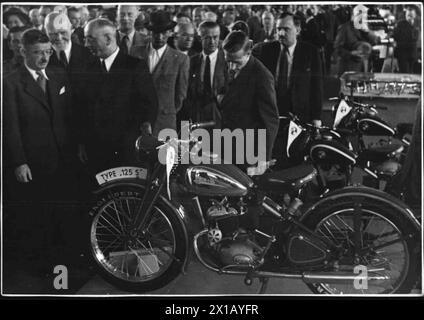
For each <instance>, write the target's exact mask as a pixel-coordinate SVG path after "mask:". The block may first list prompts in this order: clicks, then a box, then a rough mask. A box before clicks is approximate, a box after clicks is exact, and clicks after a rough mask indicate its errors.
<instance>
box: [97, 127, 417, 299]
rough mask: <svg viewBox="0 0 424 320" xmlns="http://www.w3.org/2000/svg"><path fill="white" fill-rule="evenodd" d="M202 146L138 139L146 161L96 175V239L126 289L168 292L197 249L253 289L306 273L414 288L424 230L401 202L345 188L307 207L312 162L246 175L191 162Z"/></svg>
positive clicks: (384, 287)
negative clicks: (187, 158) (190, 157)
mask: <svg viewBox="0 0 424 320" xmlns="http://www.w3.org/2000/svg"><path fill="white" fill-rule="evenodd" d="M211 125H212V124H210V123H197V124H196V123H194V124H190V131H191V132H193V130H195V129H198V128H206V127H209V126H211ZM198 142H199V141H198V139H197V138H196V136H195V135H190V137H189V138H188V139H185V140H183V139H175V138H172V139H167V140H165V141H158V140H157V139H156V138H154V137H152V136H140V137H139V138H138V139H137V142H136V150H137V152H138V154H139V155H140V164H142V165H140V167H119V168H111V169H109V170H106V171H104V172H101V173H99V174H97V175H96V179H97V181H98V183H99V185H100V187H99V189H98V190H97V191H96V193H95V194H96V199H97V201H96V203H95V205H94V206H93V207H92V209H91V211H90V216H91V227H90V242H89V243H90V248H91V250H90V251H91V256H92V259H93V260H94V264H95V265H96V267H97V270H98V271H99V272H100V274H101V275H102V276H104V277H105V279H106V280H107V281H109V282H110V283H112V284H114V285H116V286H117V287H119V288H121V289H124V290H127V291H131V292H146V291H151V290H154V289H158V288H161V287H163V286H165V285H166V284H168V283H169V282H170V281H172V280H173V279H175V278H176V277H177V276H178V275H179V274H181V273H184V272H186V269H187V264H188V260H189V258H190V256H191V254H190V252H191V250H190V249H191V248H192V249H193V251H194V254H195V256H196V257H197V259H198V261H199V262H200V263H201V264H202V265H203V266H204V267H206V268H207V269H209V270H211V271H213V272H217V273H218V274H229V275H239V276H243V277H244V282H245V284H246V285H251V284H252V282H253V280H254V279H259V280H260V281H261V284H262V285H261V289H260V291H259V293H264V292H265V291H266V287H267V284H268V281H269V279H270V278H288V279H300V280H303V281H304V282H305V283H306V284H307V285H308V287H309V288H310V289H311V291H312V292H314V293H328V294H340V293H352V294H364V293H367V294H371V293H408V292H409V291H410V290H411V288H412V286H413V285H414V283H415V281H416V279H417V275H418V273H419V272H420V271H419V270H418V269H417V268H418V264H419V261H420V258H419V254H420V253H419V250H418V246H417V243H419V241H420V228H421V227H420V224H419V222H418V221H417V220H416V219H415V217H414V216H413V214H412V213H411V211H410V210H409V209H408V208H407V207H406V206H405V205H404V204H403V203H401V202H400V201H399V200H398V199H395V198H393V197H391V196H390V195H388V194H385V193H383V192H381V191H378V190H374V189H370V188H367V187H353V186H349V187H345V188H343V189H340V190H336V191H334V192H331V193H328V194H325V195H323V196H322V197H321V198H320V199H319V200H318V201H315V202H314V203H312V204H310V205H307V204H304V203H303V200H302V199H305V197H306V196H307V195H306V194H305V190H307V188H306V187H307V186H308V185H309V184H310V183H311V181H312V180H313V179H314V177H315V176H316V174H317V172H316V170H315V168H314V167H313V166H311V165H309V164H302V165H300V166H297V167H294V168H290V169H286V170H281V171H276V172H273V171H272V170H271V169H268V171H267V172H265V173H264V174H261V175H252V176H249V175H247V174H246V173H245V172H243V171H242V170H241V169H239V168H238V167H237V166H235V165H232V164H225V163H224V164H222V163H219V162H218V163H217V162H216V160H217V159H218V158H217V157H216V155H213V154H208V153H206V152H202V154H201V157H202V159H205V160H206V159H207V160H209V161H210V162H207V161H204V162H202V163H204V164H192V163H190V164H184V163H183V161H182V160H181V159H183V158H184V156H186V155H187V153H190V154H191V152H193V151H192V150H193V146H196V145H197V143H198ZM164 151H166V152H165V155H166V157H165V158H166V164H163V163H162V161H159V156H158V153H159V152H164ZM211 160H213V161H211ZM255 217H256V218H257V219H255ZM252 221H253V222H252ZM358 270H359V271H360V272H359V271H358ZM358 279H360V280H362V282H363V283H365V284H366V286H364V285H363V283H362V285H361V284H359V285H358Z"/></svg>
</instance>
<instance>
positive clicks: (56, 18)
mask: <svg viewBox="0 0 424 320" xmlns="http://www.w3.org/2000/svg"><path fill="white" fill-rule="evenodd" d="M71 28H72V24H71V22H70V20H69V18H68V17H67V16H66V15H65V14H60V13H58V12H52V13H50V14H48V15H47V17H46V19H45V30H46V33H47V36H48V37H49V38H50V41H51V43H52V45H53V49H54V52H53V54H52V56H51V57H50V62H49V66H54V67H58V68H63V69H64V70H65V71H66V73H67V74H68V76H69V80H70V83H71V89H72V91H73V92H72V93H73V94H77V93H78V87H79V86H80V85H81V80H82V79H81V77H82V75H83V74H84V73H85V72H86V69H87V66H88V65H89V64H90V62H92V61H93V59H94V58H93V56H92V54H91V53H90V51H89V50H88V49H87V48H85V47H83V46H81V45H79V44H76V43H73V42H72V40H71V37H72V36H71V33H72V31H71Z"/></svg>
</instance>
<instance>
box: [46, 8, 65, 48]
mask: <svg viewBox="0 0 424 320" xmlns="http://www.w3.org/2000/svg"><path fill="white" fill-rule="evenodd" d="M44 28H45V30H46V33H47V35H48V37H49V39H50V41H51V43H52V45H53V48H54V49H55V50H56V51H62V50H66V49H67V48H68V47H69V46H70V45H71V28H72V25H71V22H70V21H69V18H68V16H67V15H66V14H62V13H59V12H55V11H54V12H52V13H49V14H48V15H47V16H46V19H45V20H44Z"/></svg>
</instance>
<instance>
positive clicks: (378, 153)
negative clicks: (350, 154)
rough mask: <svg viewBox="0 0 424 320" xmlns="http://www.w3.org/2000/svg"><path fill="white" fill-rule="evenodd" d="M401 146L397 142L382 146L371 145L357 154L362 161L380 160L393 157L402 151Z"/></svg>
mask: <svg viewBox="0 0 424 320" xmlns="http://www.w3.org/2000/svg"><path fill="white" fill-rule="evenodd" d="M402 150H403V146H402V145H400V144H397V143H391V144H388V145H385V146H382V147H372V148H368V149H365V150H364V151H362V152H361V154H360V155H359V157H360V159H361V160H363V161H371V162H381V161H385V160H387V159H390V158H392V157H394V156H395V155H397V154H399V153H400V152H402Z"/></svg>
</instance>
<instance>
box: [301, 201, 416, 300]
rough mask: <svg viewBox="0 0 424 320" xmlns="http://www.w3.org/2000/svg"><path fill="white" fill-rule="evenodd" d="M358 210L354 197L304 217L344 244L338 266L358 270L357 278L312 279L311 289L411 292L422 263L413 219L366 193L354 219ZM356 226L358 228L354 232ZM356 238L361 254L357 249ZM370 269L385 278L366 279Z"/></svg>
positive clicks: (311, 225) (319, 231) (314, 227)
mask: <svg viewBox="0 0 424 320" xmlns="http://www.w3.org/2000/svg"><path fill="white" fill-rule="evenodd" d="M356 214H358V212H357V211H355V202H354V200H352V199H339V200H338V201H337V202H332V204H331V205H329V206H326V207H321V208H319V209H318V210H317V211H315V212H314V213H313V214H310V215H309V216H308V217H307V218H306V219H305V221H303V223H304V224H305V226H307V227H308V228H310V229H311V230H314V231H315V232H316V233H317V234H319V235H320V236H322V237H325V238H327V239H328V240H329V241H331V242H333V243H334V244H335V245H337V246H341V247H342V248H343V250H342V251H341V252H343V253H342V254H341V256H339V257H338V258H336V263H337V266H338V268H340V269H339V270H340V271H342V270H343V269H344V270H343V271H346V270H348V271H349V272H351V273H354V274H358V281H347V282H346V283H313V284H308V286H309V288H310V289H311V290H312V291H313V292H314V293H317V294H354V295H357V294H358V295H362V294H393V293H398V294H399V293H400V294H402V293H403V294H407V293H410V292H411V290H412V289H413V287H414V285H415V284H416V283H417V279H419V271H418V268H419V267H418V266H419V264H420V259H419V256H420V253H419V248H420V246H419V243H418V241H419V236H418V237H416V236H415V235H417V232H416V230H414V228H413V226H412V224H411V223H410V222H409V221H408V219H406V218H405V216H404V215H402V214H401V213H400V212H398V211H397V210H394V209H393V208H392V207H389V206H384V204H382V203H381V202H377V201H374V200H372V199H368V198H365V199H362V203H361V211H360V216H359V218H358V217H356V218H355V215H356ZM355 219H356V220H355ZM356 230H360V232H359V233H355V231H356ZM358 235H360V239H358ZM355 237H356V238H355ZM358 242H359V244H360V248H361V252H360V254H358V253H357V251H356V250H355V244H356V245H357V244H358ZM333 263H334V261H333ZM355 270H356V271H355ZM370 273H372V274H373V275H379V276H384V277H385V278H386V280H377V281H370V282H367V281H364V280H363V279H364V278H361V277H362V276H366V275H367V274H368V275H369V274H370Z"/></svg>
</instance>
